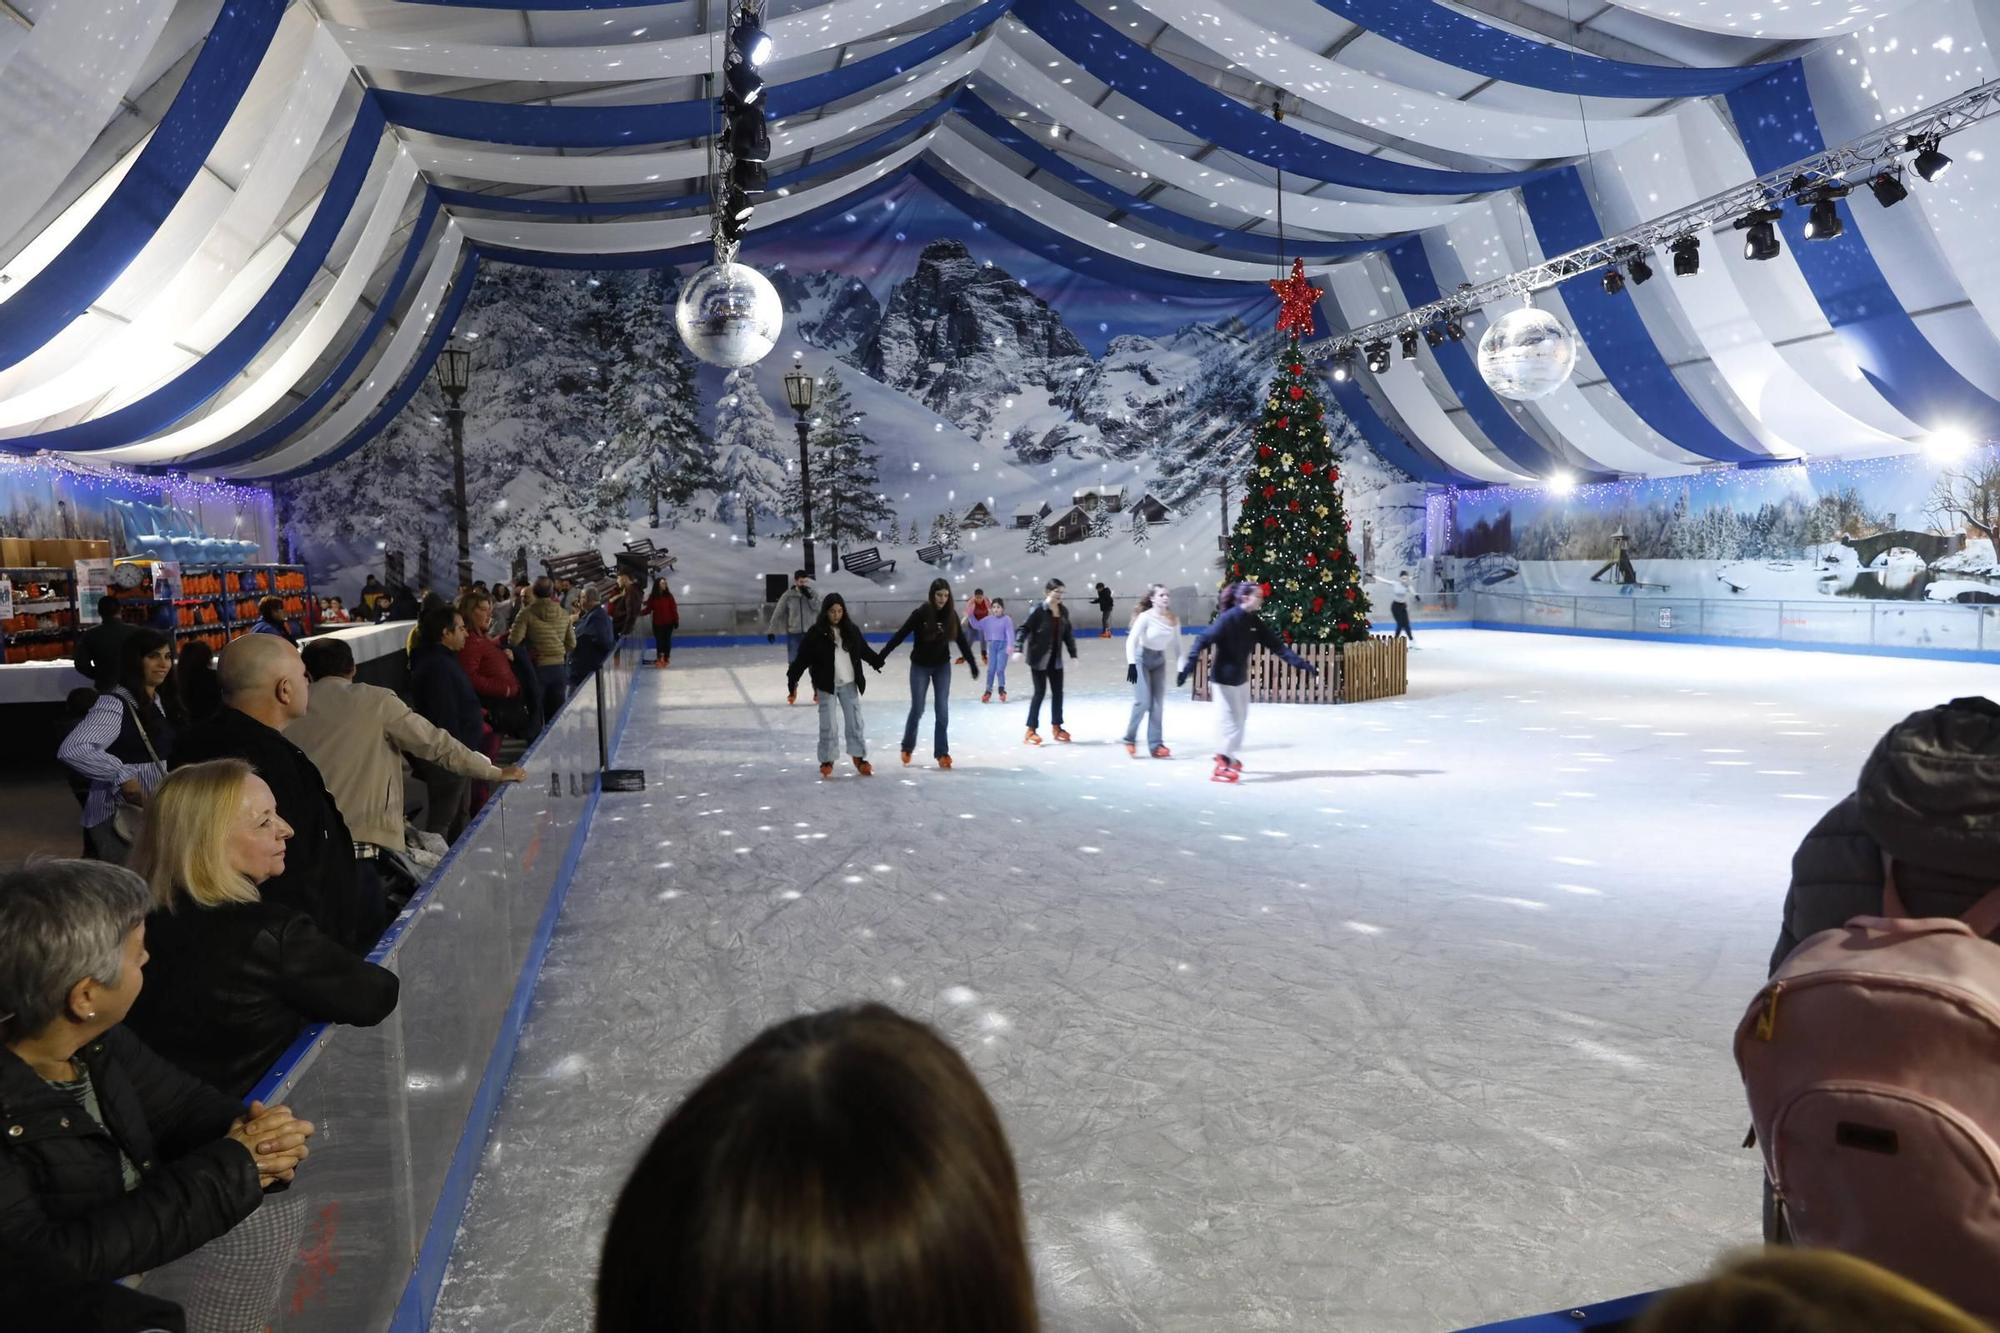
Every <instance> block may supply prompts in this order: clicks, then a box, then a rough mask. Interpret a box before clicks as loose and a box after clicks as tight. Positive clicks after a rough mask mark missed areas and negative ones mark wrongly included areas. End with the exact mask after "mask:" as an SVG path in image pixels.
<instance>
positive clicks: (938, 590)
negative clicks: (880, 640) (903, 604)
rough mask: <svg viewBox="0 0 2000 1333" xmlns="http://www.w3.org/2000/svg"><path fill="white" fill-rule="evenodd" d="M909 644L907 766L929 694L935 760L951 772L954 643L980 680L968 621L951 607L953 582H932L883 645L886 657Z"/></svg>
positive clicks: (905, 730)
mask: <svg viewBox="0 0 2000 1333" xmlns="http://www.w3.org/2000/svg"><path fill="white" fill-rule="evenodd" d="M904 639H910V640H911V643H910V716H909V718H908V719H907V720H906V721H905V722H904V723H903V762H904V763H905V764H907V763H909V762H910V755H911V754H912V753H914V752H915V750H916V748H917V724H918V723H919V722H921V721H923V720H924V691H925V690H926V689H928V690H930V692H931V694H932V696H933V698H932V701H931V702H932V707H933V709H934V710H935V719H934V721H933V722H932V732H931V755H932V757H933V758H935V759H936V760H937V766H938V767H939V768H950V767H951V735H950V718H951V668H952V660H951V650H952V646H953V645H954V644H955V645H957V647H958V650H959V652H960V653H962V654H963V655H964V656H963V657H962V658H961V659H960V660H961V661H964V662H965V669H966V670H967V671H969V672H971V673H972V678H973V679H974V680H978V679H979V668H978V666H977V665H975V664H974V663H973V662H971V661H970V660H969V659H970V658H971V656H972V640H971V639H969V638H967V637H966V633H965V622H964V621H963V620H960V619H959V618H958V608H957V607H955V606H953V605H952V600H951V583H950V581H949V580H946V579H932V580H931V592H930V596H928V597H926V598H925V599H924V603H923V605H922V606H919V607H918V608H917V609H916V610H914V611H912V612H910V618H909V619H908V620H905V621H904V622H903V627H902V628H901V629H899V630H897V631H896V632H895V633H894V634H892V635H890V636H889V642H887V643H885V644H883V645H882V658H883V660H884V661H887V660H888V657H889V654H890V653H893V652H895V651H896V645H897V644H899V643H901V642H902V641H903V640H904Z"/></svg>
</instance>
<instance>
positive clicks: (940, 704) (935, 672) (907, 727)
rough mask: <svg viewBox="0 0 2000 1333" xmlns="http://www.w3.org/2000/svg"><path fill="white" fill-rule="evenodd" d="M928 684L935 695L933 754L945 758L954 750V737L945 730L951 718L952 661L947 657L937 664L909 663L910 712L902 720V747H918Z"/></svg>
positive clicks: (932, 733)
mask: <svg viewBox="0 0 2000 1333" xmlns="http://www.w3.org/2000/svg"><path fill="white" fill-rule="evenodd" d="M926 687H929V689H930V691H931V693H932V694H933V695H935V696H936V698H935V713H936V719H935V721H933V722H932V724H931V754H932V756H933V757H935V758H938V759H942V758H944V757H945V756H946V755H948V754H950V753H951V741H950V739H949V738H948V737H947V736H946V734H945V729H946V725H947V724H948V722H949V721H950V719H951V661H950V660H949V659H946V660H945V661H942V662H939V663H938V664H937V665H936V666H918V665H917V664H916V663H915V662H912V663H910V716H909V717H908V718H907V719H906V720H905V721H904V723H903V749H904V750H905V751H910V750H914V749H916V748H917V723H919V722H921V721H923V720H924V689H925V688H926Z"/></svg>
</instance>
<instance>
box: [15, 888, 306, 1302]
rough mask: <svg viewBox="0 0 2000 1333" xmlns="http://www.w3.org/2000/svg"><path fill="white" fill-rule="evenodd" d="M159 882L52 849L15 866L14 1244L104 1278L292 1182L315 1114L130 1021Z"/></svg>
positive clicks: (185, 1241)
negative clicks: (257, 1093)
mask: <svg viewBox="0 0 2000 1333" xmlns="http://www.w3.org/2000/svg"><path fill="white" fill-rule="evenodd" d="M151 906H152V895H151V894H150V893H149V892H148V891H147V889H146V882H145V881H144V880H142V879H140V878H139V877H138V876H137V875H135V874H133V873H132V872H131V871H129V870H126V869H124V868H122V867H120V866H110V865H105V864H103V863H101V862H95V861H42V862H38V863H36V864H33V865H30V866H27V867H26V868H23V869H19V870H13V871H9V872H6V873H4V874H0V1044H3V1045H4V1052H0V1124H4V1125H5V1126H6V1129H5V1132H4V1133H0V1249H5V1250H8V1251H10V1252H14V1253H21V1254H39V1255H46V1256H48V1257H49V1258H50V1259H51V1260H53V1261H55V1262H56V1263H57V1264H59V1265H61V1266H62V1267H63V1268H64V1269H66V1270H67V1271H69V1272H72V1273H74V1274H76V1275H78V1276H79V1277H82V1278H85V1279H90V1280H107V1279H115V1278H121V1277H126V1276H129V1275H131V1274H134V1273H141V1272H145V1271H146V1270H148V1269H152V1268H155V1267H158V1266H159V1265H162V1264H166V1263H169V1262H171V1261H173V1260H176V1259H179V1258H181V1257H183V1256H184V1255H187V1254H189V1253H191V1252H192V1251H194V1250H196V1249H197V1248H199V1247H200V1246H203V1245H205V1244H207V1243H208V1242H210V1241H212V1240H214V1239H215V1238H217V1237H219V1236H222V1235H224V1234H225V1233H227V1232H228V1231H229V1230H230V1229H231V1228H233V1227H235V1226H236V1225H237V1224H238V1223H240V1222H242V1221H243V1220H244V1219H245V1218H247V1217H249V1216H250V1215H251V1214H252V1213H253V1212H255V1211H256V1210H257V1208H258V1205H259V1204H261V1203H262V1202H263V1200H264V1190H265V1189H266V1188H268V1187H271V1186H274V1185H282V1184H284V1183H288V1182H289V1181H290V1180H291V1178H292V1174H293V1172H294V1171H295V1169H296V1168H297V1167H298V1165H299V1163H300V1162H301V1161H303V1160H304V1158H305V1156H306V1147H305V1142H306V1139H307V1138H308V1137H309V1136H310V1135H311V1134H312V1126H311V1125H310V1124H307V1123H306V1122H304V1121H301V1120H297V1119H295V1118H294V1117H293V1116H292V1114H291V1112H290V1111H289V1110H288V1109H287V1108H285V1107H282V1106H281V1107H274V1108H271V1109H269V1110H266V1109H265V1108H264V1107H262V1106H260V1105H258V1104H256V1103H252V1104H251V1106H250V1109H249V1111H248V1112H245V1110H244V1109H243V1107H242V1106H241V1105H240V1104H239V1103H238V1102H237V1101H236V1100H235V1099H234V1098H232V1097H229V1096H227V1095H226V1094H224V1093H222V1092H219V1091H217V1090H216V1089H214V1088H212V1087H209V1086H208V1085H207V1084H205V1083H203V1082H201V1081H200V1080H199V1079H196V1078H195V1077H194V1076H193V1075H191V1074H186V1073H183V1072H182V1071H181V1070H179V1069H176V1068H175V1067H174V1066H173V1065H171V1064H169V1063H167V1062H166V1061H165V1060H163V1059H161V1058H160V1057H159V1056H157V1055H155V1054H154V1053H153V1052H152V1051H150V1050H148V1049H147V1048H146V1045H145V1043H144V1042H142V1041H141V1040H140V1039H139V1038H138V1037H135V1036H133V1035H132V1034H131V1033H130V1032H128V1031H126V1030H125V1029H124V1028H123V1027H122V1026H120V1024H121V1023H122V1022H123V1020H124V1017H125V1014H126V1011H127V1010H128V1009H130V1008H131V1006H132V1002H133V1001H134V1000H135V999H137V998H138V996H139V993H140V990H141V988H142V987H143V985H144V977H143V975H142V973H141V970H140V969H141V968H142V967H143V966H144V964H145V961H146V941H145V922H146V913H147V910H148V909H149V908H150V907H151Z"/></svg>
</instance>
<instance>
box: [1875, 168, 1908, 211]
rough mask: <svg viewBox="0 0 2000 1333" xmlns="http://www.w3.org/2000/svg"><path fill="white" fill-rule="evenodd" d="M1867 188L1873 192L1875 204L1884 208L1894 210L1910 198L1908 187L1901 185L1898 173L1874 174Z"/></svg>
mask: <svg viewBox="0 0 2000 1333" xmlns="http://www.w3.org/2000/svg"><path fill="white" fill-rule="evenodd" d="M1868 188H1869V189H1870V190H1873V191H1874V192H1875V202H1876V203H1878V204H1880V205H1882V207H1884V208H1894V207H1895V206H1896V205H1897V204H1900V203H1902V202H1903V201H1904V200H1905V199H1908V198H1909V197H1910V187H1909V186H1907V185H1905V184H1903V173H1902V172H1900V171H1883V172H1878V173H1876V174H1875V175H1874V176H1873V177H1871V178H1870V179H1869V181H1868Z"/></svg>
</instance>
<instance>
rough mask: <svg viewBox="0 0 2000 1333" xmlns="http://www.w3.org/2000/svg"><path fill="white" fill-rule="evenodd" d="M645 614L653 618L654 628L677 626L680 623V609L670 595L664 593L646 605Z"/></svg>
mask: <svg viewBox="0 0 2000 1333" xmlns="http://www.w3.org/2000/svg"><path fill="white" fill-rule="evenodd" d="M646 611H647V614H649V615H651V616H652V617H653V624H654V625H655V626H666V625H678V624H680V623H681V609H680V607H679V605H677V604H676V603H675V601H674V595H673V594H672V593H664V594H662V595H660V596H658V597H655V598H653V600H652V601H650V602H647V603H646Z"/></svg>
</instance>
